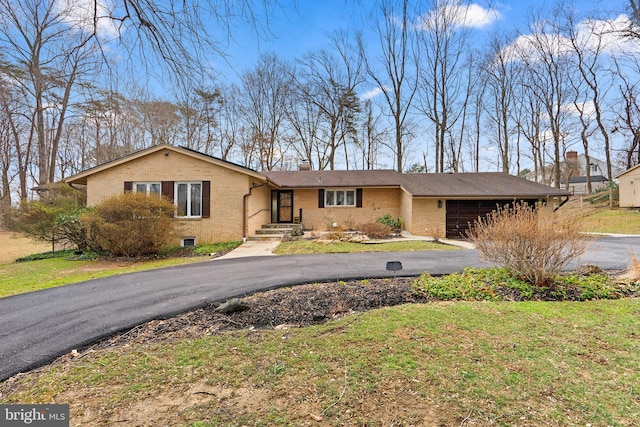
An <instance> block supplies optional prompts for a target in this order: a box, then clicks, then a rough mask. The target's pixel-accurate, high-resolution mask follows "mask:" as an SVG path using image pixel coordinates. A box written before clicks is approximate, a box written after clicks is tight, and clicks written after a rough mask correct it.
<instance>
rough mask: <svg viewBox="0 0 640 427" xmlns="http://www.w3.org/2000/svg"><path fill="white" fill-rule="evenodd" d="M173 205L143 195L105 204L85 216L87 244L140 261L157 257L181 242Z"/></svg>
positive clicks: (122, 197) (116, 198)
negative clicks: (142, 258) (170, 245)
mask: <svg viewBox="0 0 640 427" xmlns="http://www.w3.org/2000/svg"><path fill="white" fill-rule="evenodd" d="M174 211H175V207H174V205H173V203H171V202H170V201H168V200H167V199H164V198H159V197H157V196H147V195H146V194H143V193H125V194H122V195H119V196H114V197H111V198H109V199H106V200H104V201H103V202H102V203H100V204H99V205H97V206H96V207H95V208H93V209H90V210H88V211H87V212H85V213H84V214H83V215H82V216H81V221H82V222H83V223H84V224H85V225H86V227H87V244H88V246H89V247H90V248H91V249H93V250H94V251H97V252H105V251H106V252H109V253H111V254H112V255H115V256H127V257H136V256H141V255H151V254H157V253H158V252H159V251H160V250H161V249H162V248H163V247H165V246H167V245H168V244H170V243H171V242H172V241H175V239H176V238H177V230H176V226H177V224H176V222H175V221H174V220H173V216H174Z"/></svg>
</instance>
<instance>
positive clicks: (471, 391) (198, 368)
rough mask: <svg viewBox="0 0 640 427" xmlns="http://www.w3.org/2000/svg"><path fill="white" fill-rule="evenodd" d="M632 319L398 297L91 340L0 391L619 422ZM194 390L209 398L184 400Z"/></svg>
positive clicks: (627, 310) (387, 420) (628, 398)
mask: <svg viewBox="0 0 640 427" xmlns="http://www.w3.org/2000/svg"><path fill="white" fill-rule="evenodd" d="M638 331H640V302H639V301H638V300H634V299H627V300H616V301H590V302H582V303H571V302H561V303H558V302H555V303H549V302H520V303H506V302H476V303H438V304H436V303H432V304H425V305H405V306H399V307H394V308H386V309H382V310H375V311H371V312H367V313H364V314H360V315H356V316H349V317H346V318H343V319H341V320H338V321H333V322H330V323H327V324H324V325H320V326H313V327H308V328H304V329H295V330H289V331H262V332H260V331H253V332H250V331H240V332H235V333H228V334H224V335H221V336H213V337H207V338H202V339H195V340H182V341H174V342H172V343H162V344H155V345H145V346H131V347H128V348H121V349H113V350H108V351H99V352H96V353H94V354H87V355H86V356H85V357H83V358H81V359H77V361H73V362H70V363H67V364H63V365H54V366H52V367H50V368H49V369H47V370H46V371H44V372H42V373H41V374H31V375H27V376H24V377H21V378H19V379H17V380H16V381H15V382H12V384H11V385H7V384H4V385H0V392H2V391H4V392H3V393H0V401H3V402H4V403H18V402H19V403H32V402H45V401H51V400H54V401H57V402H71V412H72V414H74V413H76V414H77V413H78V412H83V411H85V412H86V411H89V412H91V413H93V414H94V415H93V416H94V417H98V418H94V419H93V421H94V422H96V423H100V422H104V421H105V420H106V419H108V418H104V417H108V416H109V413H110V412H111V411H113V410H114V409H113V408H126V407H127V405H129V404H132V402H136V404H137V405H142V406H144V405H145V404H146V405H152V406H153V402H154V401H155V400H154V399H159V398H161V397H162V396H167V397H172V396H176V397H174V399H178V400H179V401H180V402H182V403H181V405H180V410H179V411H171V412H169V413H164V414H162V413H160V414H159V415H157V416H158V417H167V416H171V417H172V418H171V421H172V422H173V423H174V424H184V425H194V426H195V425H202V426H209V425H211V426H214V425H242V424H245V425H282V426H286V425H301V424H304V423H306V422H308V421H310V418H309V414H311V413H313V414H318V415H319V414H321V415H322V418H323V423H322V424H323V425H345V424H349V425H373V426H377V425H391V424H395V425H408V424H413V425H461V423H462V422H463V420H464V419H465V418H466V417H467V416H469V418H470V419H469V422H470V423H471V424H473V425H504V426H508V425H526V426H537V425H557V426H564V425H567V426H569V425H587V424H590V425H594V426H595V425H611V426H626V425H632V424H633V423H635V422H636V421H634V420H638V419H640V370H638V369H637V367H638V366H640V351H639V350H640V347H639V346H640V341H639V340H640V337H639V335H638ZM6 387H11V391H12V392H11V393H7V390H2V389H3V388H6ZM194 390H196V391H197V390H209V393H210V394H211V396H213V397H211V400H210V401H209V403H207V402H197V401H196V402H192V401H188V399H189V396H190V394H191V393H193V392H194ZM243 390H249V391H251V393H252V394H251V396H252V397H251V403H250V404H248V405H246V404H245V405H242V404H241V402H242V400H241V398H242V394H243ZM78 395H80V396H85V397H86V399H82V403H83V404H82V407H80V405H79V404H77V403H75V402H77V400H73V399H74V398H77V397H78ZM87 399H88V400H87ZM176 401H177V400H176ZM72 417H73V415H72ZM100 417H103V418H100ZM160 419H162V418H160Z"/></svg>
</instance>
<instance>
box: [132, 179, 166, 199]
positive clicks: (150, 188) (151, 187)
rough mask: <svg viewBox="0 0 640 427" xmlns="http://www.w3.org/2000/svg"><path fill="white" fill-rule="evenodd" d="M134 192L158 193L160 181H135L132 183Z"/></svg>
mask: <svg viewBox="0 0 640 427" xmlns="http://www.w3.org/2000/svg"><path fill="white" fill-rule="evenodd" d="M133 188H134V191H135V192H136V193H145V194H147V195H149V194H157V195H158V196H159V195H160V183H159V182H136V183H134V185H133Z"/></svg>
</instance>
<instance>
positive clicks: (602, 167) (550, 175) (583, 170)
mask: <svg viewBox="0 0 640 427" xmlns="http://www.w3.org/2000/svg"><path fill="white" fill-rule="evenodd" d="M587 171H588V172H589V177H590V178H591V191H596V190H599V189H601V188H605V187H607V186H608V185H609V183H610V181H611V179H610V178H609V177H608V176H607V162H605V161H603V160H600V159H598V158H595V157H593V156H590V157H589V162H587V158H586V156H585V155H584V154H578V152H576V151H567V153H566V155H565V161H564V162H562V163H561V165H560V173H561V178H560V180H561V181H560V186H561V187H562V188H566V189H567V190H568V191H569V192H570V193H571V194H588V192H589V191H588V185H587ZM611 173H612V175H613V177H616V176H617V175H618V174H620V173H622V169H620V168H618V167H616V166H613V165H612V167H611ZM525 178H526V179H528V180H531V181H536V182H543V181H544V182H546V183H548V184H549V185H550V186H554V184H555V181H554V168H553V165H547V166H545V171H544V180H543V177H542V173H541V172H540V171H538V174H537V175H536V173H535V172H530V173H528V174H527V175H526V176H525ZM567 179H568V183H567Z"/></svg>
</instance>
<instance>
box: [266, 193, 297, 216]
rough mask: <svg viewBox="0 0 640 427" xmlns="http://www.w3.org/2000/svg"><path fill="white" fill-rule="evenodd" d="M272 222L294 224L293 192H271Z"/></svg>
mask: <svg viewBox="0 0 640 427" xmlns="http://www.w3.org/2000/svg"><path fill="white" fill-rule="evenodd" d="M271 222H278V223H279V222H284V223H292V222H293V190H273V191H272V192H271Z"/></svg>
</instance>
